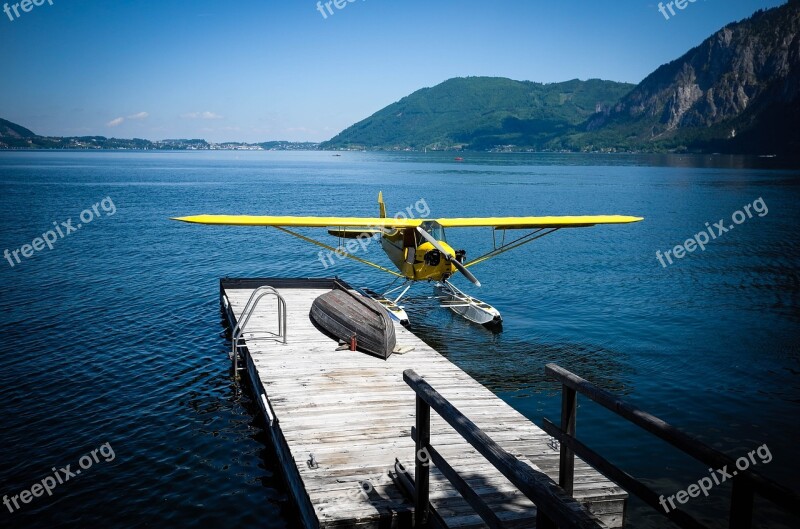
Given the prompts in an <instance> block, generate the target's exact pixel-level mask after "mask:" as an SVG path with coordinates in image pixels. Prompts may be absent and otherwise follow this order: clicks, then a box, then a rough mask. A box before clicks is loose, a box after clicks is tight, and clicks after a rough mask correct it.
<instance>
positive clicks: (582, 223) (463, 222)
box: [436, 215, 644, 230]
mask: <svg viewBox="0 0 800 529" xmlns="http://www.w3.org/2000/svg"><path fill="white" fill-rule="evenodd" d="M640 220H644V219H643V217H629V216H625V215H582V216H581V215H579V216H562V217H486V218H475V217H472V218H460V219H437V220H436V222H438V223H439V224H440V225H441V226H442V227H443V228H477V227H482V226H484V227H485V226H491V227H493V228H495V229H497V230H524V229H536V228H585V227H588V226H595V225H597V224H627V223H629V222H639V221H640Z"/></svg>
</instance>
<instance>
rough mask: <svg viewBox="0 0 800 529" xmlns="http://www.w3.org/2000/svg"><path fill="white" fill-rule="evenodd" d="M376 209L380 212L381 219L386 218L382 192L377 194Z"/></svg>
mask: <svg viewBox="0 0 800 529" xmlns="http://www.w3.org/2000/svg"><path fill="white" fill-rule="evenodd" d="M378 207H380V210H381V218H382V219H385V218H386V204H384V203H383V191H380V192H378Z"/></svg>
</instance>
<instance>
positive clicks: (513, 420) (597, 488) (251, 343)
mask: <svg viewBox="0 0 800 529" xmlns="http://www.w3.org/2000/svg"><path fill="white" fill-rule="evenodd" d="M265 284H266V283H265ZM253 288H255V287H254V286H252V284H250V283H248V285H247V287H246V288H235V287H223V288H222V289H221V295H222V299H223V307H224V308H225V310H226V313H227V316H228V318H229V322H230V323H231V325H234V324H235V323H236V322H237V321H238V320H239V318H240V317H241V315H242V311H243V309H244V307H245V304H246V303H247V301H248V300H249V298H250V295H251V293H252V291H253ZM279 291H280V294H281V296H283V298H284V299H285V300H286V306H287V322H288V325H287V343H286V344H284V343H282V340H281V339H280V338H278V337H277V331H278V307H277V303H276V302H275V301H274V298H273V300H269V299H267V298H265V300H264V301H263V302H262V303H261V304H259V306H258V307H257V309H256V311H255V312H254V313H253V315H252V317H251V318H250V320H249V322H248V325H247V328H246V332H245V333H244V334H243V336H244V340H245V342H246V361H247V366H248V374H249V376H250V378H251V383H252V385H253V386H254V388H255V389H256V392H257V393H263V394H264V401H263V402H262V404H261V405H262V406H265V405H268V406H269V408H270V412H271V413H272V414H273V415H274V417H275V419H276V421H275V422H274V423H273V424H272V425H271V426H270V433H271V436H272V438H273V441H274V442H275V444H276V450H277V451H278V452H279V460H280V461H281V464H282V465H283V467H284V471H285V472H286V475H287V480H288V481H289V484H290V487H291V488H292V491H293V494H294V496H295V500H296V501H297V503H298V506H299V507H300V511H301V517H302V518H303V523H304V525H306V526H308V527H336V528H339V527H342V528H344V527H410V526H411V513H412V512H413V505H412V503H411V502H410V501H409V500H408V499H406V498H405V497H404V496H403V494H402V493H401V491H400V489H399V487H398V486H397V485H396V484H395V482H394V481H393V479H392V475H393V472H394V462H395V459H398V460H400V461H401V462H403V463H404V464H411V466H410V467H408V468H411V469H412V472H413V461H414V442H413V440H412V439H411V427H412V426H413V424H414V421H415V397H414V393H413V391H412V390H411V389H410V388H409V387H408V386H407V385H406V384H405V382H403V376H402V373H403V371H404V370H405V369H409V368H410V369H414V370H415V371H417V372H418V373H419V374H420V375H422V376H423V377H424V378H425V379H426V380H427V381H428V382H429V383H431V384H432V385H433V386H434V387H435V388H436V389H437V391H439V392H440V393H441V394H442V395H443V396H444V397H445V398H447V399H449V400H450V401H451V402H452V403H453V404H454V405H455V406H456V407H457V408H458V409H459V410H460V411H461V412H462V413H464V415H466V416H467V417H469V418H470V420H472V421H474V422H475V423H476V424H477V425H478V426H479V427H481V428H482V429H484V431H485V432H486V433H487V435H489V436H490V437H492V439H494V440H495V441H496V442H497V443H498V444H500V445H501V446H502V447H503V448H504V449H505V450H507V451H509V452H510V453H512V454H513V455H514V456H515V457H517V458H518V459H520V460H521V461H523V462H525V463H526V464H528V465H530V466H531V467H532V468H534V469H537V470H540V471H542V472H545V473H546V474H548V475H549V476H551V477H552V478H553V479H555V480H557V478H558V452H557V451H554V450H553V449H552V448H551V447H550V446H548V441H549V436H548V435H547V434H545V433H544V432H543V431H542V430H541V429H540V428H539V427H537V426H536V425H535V424H533V423H532V422H530V421H529V420H528V419H527V418H526V417H524V416H523V415H522V414H520V413H519V412H517V411H516V410H514V409H513V408H512V407H511V406H509V405H508V404H506V403H505V402H504V401H503V400H501V399H500V398H498V397H497V396H496V395H494V394H493V393H492V392H491V391H490V390H488V389H487V388H486V387H484V386H483V385H481V384H480V383H478V382H477V381H476V380H474V379H473V378H472V377H470V376H469V375H468V374H467V373H465V372H464V371H463V370H461V369H460V368H459V367H458V366H456V365H454V364H453V363H452V362H450V361H449V360H447V359H446V358H444V357H443V356H442V355H441V354H439V353H438V352H437V351H435V350H434V349H432V348H431V347H430V346H428V345H427V344H426V343H425V342H423V341H422V340H421V339H420V338H418V337H417V336H416V335H414V334H413V333H412V332H410V331H409V330H408V329H406V328H404V327H402V326H399V325H397V326H396V334H397V343H398V345H399V346H407V347H410V348H411V350H410V351H409V352H406V353H404V354H402V355H397V354H395V355H392V356H391V357H390V358H389V359H387V360H382V359H379V358H376V357H372V356H369V355H366V354H362V353H359V352H351V351H336V350H335V349H336V347H337V345H338V344H337V343H336V342H335V341H334V340H332V339H331V338H329V337H327V336H326V335H324V334H323V333H322V332H320V331H319V330H318V329H317V328H316V327H315V326H314V324H313V323H312V322H311V319H310V318H309V310H310V308H311V304H312V303H313V301H314V299H315V298H316V297H317V296H319V295H321V294H323V293H325V292H327V291H328V289H327V288H292V287H284V288H280V287H279ZM431 439H432V441H431V443H432V445H433V446H435V447H436V448H437V450H438V451H439V452H440V453H441V454H442V455H443V456H444V457H445V458H446V459H447V461H448V462H450V463H451V464H452V466H453V467H454V468H455V469H456V470H457V471H458V472H459V473H460V474H461V475H462V477H464V479H465V480H466V481H467V482H468V483H470V485H471V486H473V488H475V490H476V492H478V494H479V495H480V496H481V498H483V499H484V500H485V501H486V502H487V503H488V504H489V505H490V506H491V508H492V509H493V510H494V511H495V512H496V513H497V514H498V516H499V517H500V518H501V519H502V520H505V521H508V524H509V527H522V526H524V527H533V526H535V517H536V507H535V506H534V505H533V504H532V503H531V502H530V500H528V499H527V498H526V497H525V496H524V495H522V494H521V493H520V492H519V491H518V490H517V489H516V487H515V486H514V485H513V484H511V483H510V482H509V481H508V480H507V479H506V478H505V477H503V476H502V475H501V474H500V473H499V472H498V471H497V470H496V469H495V468H494V467H493V466H491V465H490V464H488V462H487V461H486V460H485V459H484V458H483V457H482V456H481V455H480V454H479V453H478V452H477V451H476V450H475V449H473V448H472V447H471V446H469V445H468V444H467V443H466V441H464V440H463V439H462V438H461V437H460V436H459V435H457V434H456V433H455V432H454V431H453V430H452V428H450V427H449V425H447V424H446V423H445V421H444V420H442V419H441V418H440V417H438V416H436V415H435V414H434V415H433V416H432V417H431ZM312 454H313V456H314V459H315V460H316V462H317V464H318V466H317V467H316V468H310V466H309V465H308V463H307V462H308V460H309V459H310V457H311V455H312ZM575 497H576V498H577V499H578V500H580V501H581V502H584V503H586V504H587V505H588V506H589V508H590V509H591V510H593V512H595V513H597V515H598V516H599V517H600V518H601V519H602V520H603V521H604V523H606V525H607V526H608V527H621V526H622V519H623V509H624V504H625V500H626V498H627V495H626V494H625V492H624V491H623V490H622V489H620V488H619V487H617V486H616V485H615V484H614V483H612V482H610V481H609V480H607V479H606V478H604V477H603V476H602V475H600V474H599V473H598V472H596V471H595V470H594V469H592V468H591V467H590V466H588V465H587V464H586V463H584V462H582V461H580V460H576V465H575ZM431 503H432V505H433V506H434V507H435V508H436V509H437V511H438V512H439V513H440V514H441V515H442V516H443V518H444V519H445V521H446V522H447V524H448V526H450V527H459V528H464V529H467V528H470V529H471V528H473V527H475V528H477V527H484V525H483V523H482V521H481V520H480V518H478V517H477V516H476V515H475V513H474V511H473V510H472V509H471V507H470V506H469V505H468V504H467V503H466V502H465V501H464V500H463V498H461V497H460V495H459V494H458V493H457V492H456V491H455V489H454V488H453V487H452V486H451V485H450V483H449V482H448V481H447V480H446V479H445V478H444V476H443V475H442V474H441V473H440V472H438V470H437V469H435V468H432V471H431Z"/></svg>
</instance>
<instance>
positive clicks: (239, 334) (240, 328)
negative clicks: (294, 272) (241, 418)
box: [231, 285, 286, 380]
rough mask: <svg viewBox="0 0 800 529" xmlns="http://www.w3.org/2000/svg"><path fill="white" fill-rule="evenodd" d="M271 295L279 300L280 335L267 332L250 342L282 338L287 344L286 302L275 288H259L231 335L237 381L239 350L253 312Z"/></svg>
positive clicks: (251, 297)
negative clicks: (262, 300) (263, 299)
mask: <svg viewBox="0 0 800 529" xmlns="http://www.w3.org/2000/svg"><path fill="white" fill-rule="evenodd" d="M269 295H274V296H275V297H276V298H277V300H278V334H275V333H270V332H267V333H265V336H262V337H261V338H258V337H256V336H253V335H251V337H250V340H259V339H261V340H265V339H276V338H280V339H282V341H283V343H284V344H285V343H286V300H285V299H283V296H281V295H280V293H278V291H277V290H275V288H274V287H271V286H266V285H265V286H261V287H258V288H257V289H255V290H254V291H253V293H252V294H250V299H248V300H247V304H246V305H245V306H244V310H242V314H241V316H239V318H237V320H236V326H235V327H234V328H233V331H232V333H231V357H232V359H233V373H234V376H235V377H236V380H239V349H240V348H241V347H244V344H243V343H241V341H242V340H243V339H244V338H243V335H244V330H245V328H246V327H247V323H248V322H249V321H250V317H251V316H252V315H253V312H255V310H256V307H257V306H258V303H259V302H260V301H261V299H262V298H264V297H266V296H269ZM231 311H233V307H231Z"/></svg>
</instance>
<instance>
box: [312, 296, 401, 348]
mask: <svg viewBox="0 0 800 529" xmlns="http://www.w3.org/2000/svg"><path fill="white" fill-rule="evenodd" d="M310 316H311V320H312V321H313V322H314V323H315V324H316V325H317V326H318V327H319V328H321V329H322V330H323V331H325V332H326V333H327V334H328V335H330V336H331V337H333V338H335V339H337V340H342V341H344V342H346V343H348V344H349V343H351V340H352V338H353V337H355V341H356V349H357V350H359V351H362V352H364V353H367V354H370V355H374V356H377V357H379V358H383V359H384V360H385V359H387V358H389V356H390V355H391V354H392V351H394V349H395V347H396V345H397V338H396V335H395V329H394V323H392V320H391V318H390V317H389V315H388V314H387V313H386V310H384V308H383V307H382V306H381V305H380V304H379V303H378V302H376V301H374V300H372V299H370V298H367V297H365V296H362V295H361V294H359V293H357V292H355V291H351V290H342V289H335V290H331V291H330V292H326V293H325V294H323V295H321V296H319V297H317V299H315V300H314V303H313V304H312V305H311V313H310Z"/></svg>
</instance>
